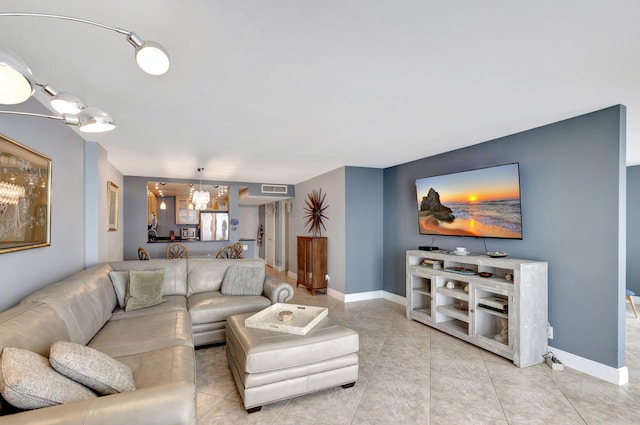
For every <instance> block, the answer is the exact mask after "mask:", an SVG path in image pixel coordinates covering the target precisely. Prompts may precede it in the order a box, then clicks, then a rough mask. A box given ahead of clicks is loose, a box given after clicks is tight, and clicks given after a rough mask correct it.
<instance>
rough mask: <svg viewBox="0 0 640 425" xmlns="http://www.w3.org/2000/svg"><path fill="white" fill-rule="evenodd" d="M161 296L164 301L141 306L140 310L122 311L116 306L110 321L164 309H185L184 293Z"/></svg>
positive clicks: (154, 312)
mask: <svg viewBox="0 0 640 425" xmlns="http://www.w3.org/2000/svg"><path fill="white" fill-rule="evenodd" d="M162 298H163V299H165V300H166V302H163V303H162V304H158V305H154V306H153V307H147V308H142V309H140V310H133V311H124V309H122V308H120V307H118V308H116V309H115V310H113V314H112V315H111V321H113V320H120V319H126V318H131V317H139V316H146V315H148V314H156V313H161V312H164V311H187V299H186V298H185V296H184V295H167V296H164V297H162Z"/></svg>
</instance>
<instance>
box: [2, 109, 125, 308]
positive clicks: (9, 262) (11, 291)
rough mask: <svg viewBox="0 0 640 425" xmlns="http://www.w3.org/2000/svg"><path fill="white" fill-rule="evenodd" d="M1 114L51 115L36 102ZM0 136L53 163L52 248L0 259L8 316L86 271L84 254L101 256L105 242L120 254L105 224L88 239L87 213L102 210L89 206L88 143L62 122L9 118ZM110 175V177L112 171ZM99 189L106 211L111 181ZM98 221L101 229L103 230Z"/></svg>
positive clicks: (107, 249)
mask: <svg viewBox="0 0 640 425" xmlns="http://www.w3.org/2000/svg"><path fill="white" fill-rule="evenodd" d="M2 109H5V110H15V111H23V112H32V113H40V114H49V111H48V110H47V109H46V108H45V107H44V106H43V105H41V104H40V103H39V102H38V101H37V100H35V99H33V98H32V99H30V100H28V101H27V102H25V103H23V104H20V105H16V106H9V105H3V108H2ZM0 133H1V134H3V135H5V136H7V137H9V138H10V139H13V140H15V141H17V142H20V143H22V144H23V145H25V146H27V147H29V148H31V149H34V150H36V151H38V152H40V153H42V154H44V155H46V156H48V157H50V158H51V159H52V160H53V170H52V172H53V176H52V180H53V185H52V204H51V207H52V208H51V209H52V211H51V246H49V247H45V248H37V249H30V250H26V251H18V252H12V253H7V254H2V255H0V270H2V277H1V278H0V292H1V293H2V296H1V297H0V310H3V309H5V308H7V307H10V306H12V305H14V304H16V303H17V302H18V301H20V299H21V298H22V297H24V296H25V295H27V294H29V293H31V292H33V291H35V290H37V289H39V288H42V287H43V286H46V285H48V284H50V283H53V282H55V281H57V280H60V279H62V278H64V277H66V276H68V275H70V274H72V273H74V272H76V271H78V270H81V269H83V268H84V267H85V251H91V252H94V253H95V252H99V248H97V247H99V246H102V245H103V244H104V243H105V241H106V244H107V247H106V251H107V252H111V251H110V250H111V244H114V246H115V247H116V249H117V245H118V241H117V238H118V235H115V238H116V240H115V242H114V241H113V240H112V239H111V238H109V237H107V231H106V220H105V221H104V222H103V227H102V228H103V229H104V232H102V233H101V234H98V235H97V237H95V238H92V239H90V240H88V241H87V240H86V239H85V211H86V210H87V209H88V210H92V211H99V210H100V208H101V207H102V206H101V205H96V204H94V203H93V202H95V201H94V200H93V199H90V200H87V201H85V183H84V174H85V159H84V156H85V152H84V144H85V142H84V140H83V139H82V138H81V137H80V136H79V135H78V134H77V133H75V132H74V131H73V130H72V129H71V128H70V127H68V126H66V125H64V124H62V123H61V122H60V121H54V120H48V119H45V118H37V117H26V116H9V115H0ZM96 161H97V162H96V164H97V165H99V166H100V167H106V168H105V169H109V167H110V165H108V164H105V163H104V162H103V161H105V158H103V157H99V156H96ZM107 174H108V175H111V171H108V172H107ZM114 179H117V176H115V177H114ZM96 184H97V185H98V186H97V187H95V189H96V190H100V189H99V187H100V186H104V189H103V190H104V192H103V193H104V197H103V198H102V199H104V208H103V210H106V181H104V182H99V181H98V180H97V179H96ZM98 198H100V196H98ZM98 217H99V216H98ZM97 220H98V221H99V220H100V219H99V218H98V219H97ZM98 221H96V222H95V223H96V224H95V225H96V226H100V223H99V222H98ZM120 237H121V235H120ZM120 243H121V242H120ZM88 244H90V245H89V246H88ZM106 255H107V256H108V255H109V254H106ZM97 256H98V257H100V256H101V254H99V253H98V254H97Z"/></svg>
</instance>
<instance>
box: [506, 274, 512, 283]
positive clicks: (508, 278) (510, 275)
mask: <svg viewBox="0 0 640 425" xmlns="http://www.w3.org/2000/svg"><path fill="white" fill-rule="evenodd" d="M504 278H505V279H506V280H508V281H509V282H511V281H512V280H513V274H511V273H507V274H505V275H504Z"/></svg>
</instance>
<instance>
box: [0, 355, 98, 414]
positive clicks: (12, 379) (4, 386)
mask: <svg viewBox="0 0 640 425" xmlns="http://www.w3.org/2000/svg"><path fill="white" fill-rule="evenodd" d="M0 393H1V394H2V397H4V399H5V400H6V401H7V402H8V403H10V404H12V405H13V406H15V407H18V408H20V409H39V408H41V407H49V406H56V405H59V404H64V403H71V402H74V401H81V400H89V399H92V398H95V397H96V395H95V394H94V393H93V391H91V390H90V389H89V388H87V387H84V386H83V385H81V384H79V383H77V382H75V381H73V380H72V379H69V378H67V377H66V376H62V375H61V374H59V373H58V372H56V371H55V370H53V368H52V367H51V366H50V365H49V361H48V360H47V359H46V358H45V357H42V356H41V355H40V354H37V353H33V352H31V351H28V350H23V349H21V348H11V347H5V348H4V350H2V359H0Z"/></svg>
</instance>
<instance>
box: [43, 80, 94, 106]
mask: <svg viewBox="0 0 640 425" xmlns="http://www.w3.org/2000/svg"><path fill="white" fill-rule="evenodd" d="M36 85H37V86H38V87H40V88H42V91H43V92H44V93H45V94H47V95H48V96H49V97H50V98H51V107H52V108H53V109H55V111H56V112H57V113H59V114H77V113H79V112H80V111H82V110H83V109H87V104H86V102H85V101H84V100H82V99H81V98H80V97H78V96H76V95H75V94H73V93H69V92H60V91H58V90H56V89H54V88H53V87H51V86H50V85H49V84H41V83H39V82H37V81H36Z"/></svg>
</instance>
